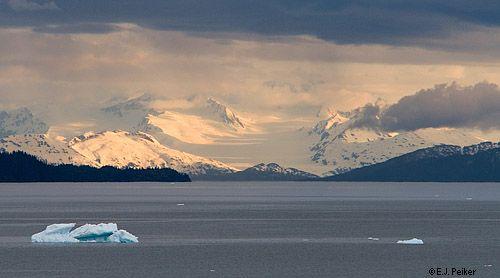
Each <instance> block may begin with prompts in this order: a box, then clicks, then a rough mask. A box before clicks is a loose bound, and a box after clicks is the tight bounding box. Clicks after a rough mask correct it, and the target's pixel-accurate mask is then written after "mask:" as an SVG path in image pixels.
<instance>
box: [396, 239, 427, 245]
mask: <svg viewBox="0 0 500 278" xmlns="http://www.w3.org/2000/svg"><path fill="white" fill-rule="evenodd" d="M396 243H398V244H424V241H423V240H421V239H418V238H412V239H404V240H398V241H397V242H396Z"/></svg>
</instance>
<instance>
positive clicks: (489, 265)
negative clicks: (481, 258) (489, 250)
mask: <svg viewBox="0 0 500 278" xmlns="http://www.w3.org/2000/svg"><path fill="white" fill-rule="evenodd" d="M492 266H493V265H492V264H485V265H484V267H492Z"/></svg>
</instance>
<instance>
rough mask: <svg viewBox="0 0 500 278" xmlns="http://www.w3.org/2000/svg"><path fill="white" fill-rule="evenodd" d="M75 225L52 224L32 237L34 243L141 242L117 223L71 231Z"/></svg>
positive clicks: (85, 226)
mask: <svg viewBox="0 0 500 278" xmlns="http://www.w3.org/2000/svg"><path fill="white" fill-rule="evenodd" d="M74 226H75V223H69V224H52V225H49V226H47V228H46V229H45V230H44V231H42V232H40V233H37V234H34V235H32V236H31V241H32V242H63V243H71V242H116V243H134V242H139V241H138V240H137V237H136V236H134V235H133V234H131V233H129V232H127V231H125V230H118V226H117V225H116V224H115V223H107V224H106V223H101V224H85V225H83V226H81V227H78V228H76V229H74V230H73V231H71V229H73V227H74Z"/></svg>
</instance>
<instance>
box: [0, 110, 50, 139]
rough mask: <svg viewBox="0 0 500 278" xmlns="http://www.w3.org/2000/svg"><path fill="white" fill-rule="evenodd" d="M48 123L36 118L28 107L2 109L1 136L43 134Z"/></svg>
mask: <svg viewBox="0 0 500 278" xmlns="http://www.w3.org/2000/svg"><path fill="white" fill-rule="evenodd" d="M47 131H48V127H47V125H46V124H45V123H44V122H42V121H41V120H39V119H37V118H35V117H34V116H33V114H32V113H31V111H30V110H29V109H28V108H20V109H16V110H10V111H0V138H3V137H7V136H10V135H17V134H38V133H39V134H43V133H46V132H47Z"/></svg>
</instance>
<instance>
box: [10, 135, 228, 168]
mask: <svg viewBox="0 0 500 278" xmlns="http://www.w3.org/2000/svg"><path fill="white" fill-rule="evenodd" d="M0 150H1V151H8V152H13V151H16V150H18V151H24V152H26V153H29V154H32V155H35V156H37V157H40V158H42V159H45V160H47V161H48V162H50V163H58V164H59V163H71V164H77V165H92V166H96V167H101V166H105V165H110V166H115V167H119V168H121V167H136V168H146V167H160V168H163V167H168V168H172V169H175V170H177V171H179V172H183V173H188V174H190V175H202V174H210V173H231V172H234V171H236V170H237V169H235V168H233V167H230V166H228V165H226V164H224V163H222V162H219V161H216V160H212V159H208V158H204V157H200V156H196V155H192V154H188V153H185V152H181V151H177V150H174V149H170V148H168V147H166V146H163V145H161V144H160V143H159V142H158V141H157V140H156V139H155V138H153V137H152V136H150V135H148V134H146V133H142V132H138V133H129V132H125V131H106V132H102V133H92V132H89V133H86V134H84V135H82V136H78V137H75V138H73V139H72V140H70V141H69V142H66V141H63V140H61V139H54V138H51V137H49V136H47V135H17V136H10V137H8V138H4V139H0Z"/></svg>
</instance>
